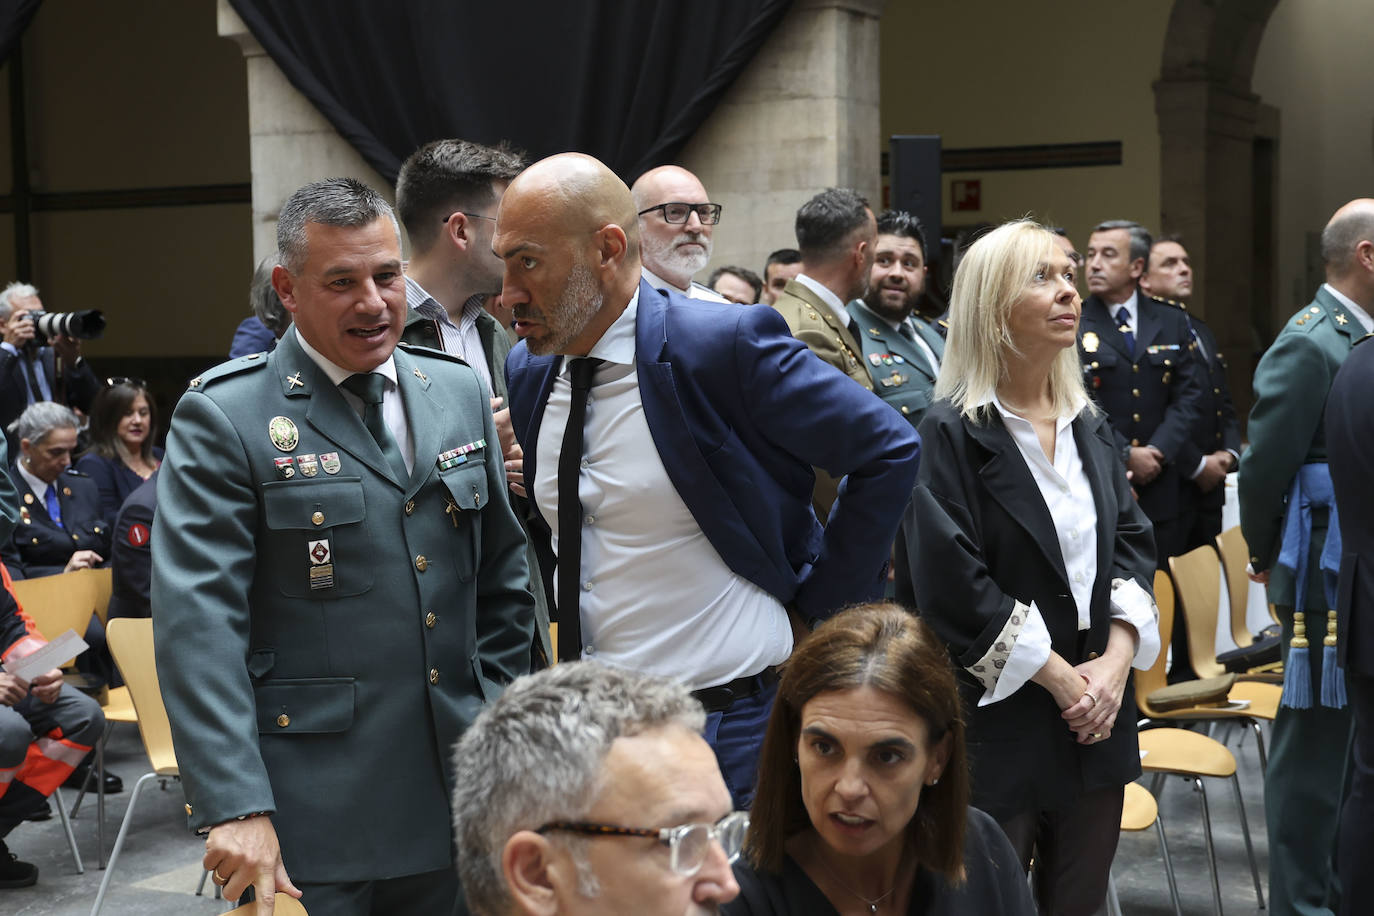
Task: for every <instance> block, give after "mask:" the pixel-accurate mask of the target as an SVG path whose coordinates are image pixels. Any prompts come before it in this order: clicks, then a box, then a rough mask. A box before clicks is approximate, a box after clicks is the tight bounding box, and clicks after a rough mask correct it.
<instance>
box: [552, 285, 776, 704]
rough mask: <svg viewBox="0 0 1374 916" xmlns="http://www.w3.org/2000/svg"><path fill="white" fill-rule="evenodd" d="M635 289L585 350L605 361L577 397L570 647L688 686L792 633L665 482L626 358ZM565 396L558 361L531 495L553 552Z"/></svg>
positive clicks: (766, 656)
mask: <svg viewBox="0 0 1374 916" xmlns="http://www.w3.org/2000/svg"><path fill="white" fill-rule="evenodd" d="M638 305H639V294H638V292H636V294H635V295H634V297H633V298H632V299H631V300H630V304H629V306H628V307H627V308H626V309H625V311H624V312H623V313H622V314H621V315H620V317H619V318H617V319H616V320H615V322H614V323H613V324H612V325H611V326H610V328H608V329H607V330H606V333H605V334H604V335H602V337H601V339H600V340H599V341H597V343H596V344H595V345H594V346H593V347H592V349H591V352H590V353H589V354H588V355H589V356H592V357H595V358H598V359H603V360H605V361H606V362H605V364H604V365H602V366H600V367H599V368H598V369H597V372H596V375H595V377H594V378H593V381H592V389H591V392H590V394H589V396H588V398H587V415H586V419H585V422H584V427H583V430H584V432H583V443H584V445H583V458H582V461H581V464H580V468H581V474H580V475H579V478H578V497H579V499H580V501H581V503H582V516H583V518H582V545H581V546H582V563H581V568H580V569H578V570H575V571H574V570H565V569H564V568H563V567H562V565H561V564H560V565H559V566H558V569H557V575H558V576H559V577H561V576H564V575H577V576H578V577H579V581H580V583H581V595H580V598H581V601H580V602H579V605H580V609H581V622H582V639H583V645H582V654H583V656H584V657H587V658H595V659H597V660H599V661H602V662H606V663H608V664H612V665H619V666H621V667H625V668H632V669H634V670H636V671H645V672H649V673H652V674H658V675H663V676H667V677H672V678H675V679H677V680H679V681H681V682H684V683H685V684H686V685H687V686H688V687H689V688H690V689H699V688H702V687H712V686H715V685H718V684H724V683H727V682H729V681H732V680H734V679H735V678H738V677H744V676H747V675H753V674H757V673H758V672H760V671H762V670H763V669H764V668H766V667H768V666H769V665H775V664H777V663H779V662H781V661H783V660H784V659H786V658H787V656H788V654H789V653H790V652H791V651H792V630H791V627H790V625H789V623H788V620H787V614H786V611H785V610H784V609H783V607H782V605H781V604H780V603H779V602H778V600H777V599H776V598H774V597H773V596H772V595H771V594H769V593H768V592H766V591H764V590H763V589H761V588H759V587H758V586H757V585H755V584H754V583H752V582H750V581H749V580H747V579H744V578H741V577H740V576H738V575H736V574H735V573H734V572H733V571H731V569H730V568H729V567H728V566H727V565H726V564H725V561H724V560H722V559H721V557H720V555H719V554H718V553H716V551H715V548H714V547H712V546H711V542H710V541H709V540H707V539H706V535H705V534H703V533H702V531H701V528H700V526H698V525H697V522H696V519H695V518H693V517H692V513H691V511H690V510H689V509H688V508H687V505H686V503H684V502H683V501H682V498H681V497H680V496H679V495H678V493H677V490H676V489H675V488H674V487H673V482H672V480H671V479H670V478H669V477H668V472H667V470H666V469H665V468H664V466H663V460H662V459H661V458H660V457H659V454H658V449H657V447H656V446H655V445H654V440H653V436H652V434H651V433H650V431H649V424H648V422H647V421H646V420H645V417H644V405H643V402H642V401H641V399H640V392H639V376H638V372H637V369H636V364H635V316H636V314H637V312H638ZM571 400H572V382H571V379H570V377H569V373H568V359H566V358H565V359H564V362H563V366H562V368H561V369H560V371H559V374H558V376H557V377H556V378H555V379H554V384H553V389H552V391H551V392H550V393H549V400H548V404H547V406H546V407H545V409H544V419H543V421H542V423H541V424H540V427H539V436H538V442H537V444H536V455H537V456H538V461H537V466H536V470H535V480H534V493H533V497H534V501H535V505H536V506H537V507H538V509H539V512H540V514H542V515H543V517H544V521H545V522H547V523H548V526H549V528H550V530H551V531H552V532H553V535H554V537H553V547H554V551H555V553H557V552H558V547H559V545H558V458H559V453H560V452H561V450H562V445H563V432H564V429H565V428H566V426H567V422H568V411H569V407H570V405H571Z"/></svg>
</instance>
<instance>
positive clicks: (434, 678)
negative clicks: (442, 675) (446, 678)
mask: <svg viewBox="0 0 1374 916" xmlns="http://www.w3.org/2000/svg"><path fill="white" fill-rule="evenodd" d="M429 682H430V683H431V684H437V683H439V669H438V668H430V669H429Z"/></svg>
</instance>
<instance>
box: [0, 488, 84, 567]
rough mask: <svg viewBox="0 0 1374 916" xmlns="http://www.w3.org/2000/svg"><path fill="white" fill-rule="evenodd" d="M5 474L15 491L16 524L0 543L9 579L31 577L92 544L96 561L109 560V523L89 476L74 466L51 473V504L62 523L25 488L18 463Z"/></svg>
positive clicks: (61, 564) (63, 562)
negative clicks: (54, 493) (53, 486)
mask: <svg viewBox="0 0 1374 916" xmlns="http://www.w3.org/2000/svg"><path fill="white" fill-rule="evenodd" d="M9 472H10V477H11V479H12V480H13V481H14V486H15V489H16V490H18V491H19V494H20V495H19V524H18V525H15V526H14V533H13V534H11V535H10V537H9V539H8V543H6V544H5V545H4V546H3V548H0V559H3V560H4V561H5V565H6V566H8V567H9V570H10V577H11V578H14V579H33V578H36V577H38V576H52V575H56V574H57V573H60V572H62V570H63V568H65V567H66V565H67V561H68V560H70V559H71V558H72V554H74V553H76V552H77V551H78V550H94V551H95V552H96V553H98V554H100V556H101V559H102V560H103V562H101V563H100V564H98V565H100V566H108V565H109V562H110V524H109V522H107V521H106V520H105V519H104V518H103V517H102V516H101V514H100V491H99V490H98V489H97V488H96V485H95V481H93V480H91V479H90V478H89V477H87V476H86V475H85V474H82V473H81V472H80V471H78V470H76V469H75V468H68V469H67V470H65V471H63V472H62V473H61V474H59V475H58V476H57V480H56V481H54V483H55V484H56V486H57V504H58V506H59V507H60V508H61V509H62V526H63V527H61V528H59V527H57V523H55V522H54V521H53V520H52V518H51V517H50V516H49V515H48V509H47V507H46V506H44V505H43V500H41V499H39V498H38V497H36V496H35V495H34V494H33V493H32V492H30V490H29V485H28V483H27V481H25V480H24V477H23V475H21V474H20V473H19V469H18V468H16V467H14V466H13V465H11V466H10V469H9Z"/></svg>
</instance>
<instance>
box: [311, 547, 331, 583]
mask: <svg viewBox="0 0 1374 916" xmlns="http://www.w3.org/2000/svg"><path fill="white" fill-rule="evenodd" d="M306 550H307V552H308V553H309V555H310V587H311V588H312V589H316V588H332V587H333V586H334V551H333V550H332V549H331V548H330V546H329V538H318V539H317V540H313V541H310V542H309V543H307V544H306Z"/></svg>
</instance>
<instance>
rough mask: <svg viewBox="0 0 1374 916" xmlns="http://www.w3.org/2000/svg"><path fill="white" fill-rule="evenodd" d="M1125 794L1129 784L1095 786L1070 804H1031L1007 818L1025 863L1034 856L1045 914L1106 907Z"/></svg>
mask: <svg viewBox="0 0 1374 916" xmlns="http://www.w3.org/2000/svg"><path fill="white" fill-rule="evenodd" d="M1125 797H1126V788H1125V786H1114V787H1108V788H1105V789H1094V790H1093V791H1091V792H1086V793H1084V794H1083V795H1081V796H1080V797H1079V798H1078V799H1077V800H1076V801H1075V802H1074V803H1073V804H1072V805H1070V806H1068V807H1066V808H1062V809H1060V810H1057V811H1037V810H1027V811H1023V812H1021V813H1020V814H1017V815H1014V816H1013V817H1011V818H1008V819H1007V820H1004V821H1001V824H1002V829H1003V830H1005V831H1006V833H1007V837H1008V838H1009V839H1010V840H1011V845H1012V848H1013V849H1015V850H1016V855H1017V858H1019V859H1020V860H1021V867H1022V868H1029V867H1030V863H1031V858H1032V856H1034V859H1035V876H1034V881H1035V902H1036V904H1038V905H1039V908H1040V916H1093V914H1095V913H1099V912H1105V910H1106V902H1107V879H1108V877H1109V876H1110V874H1111V869H1112V859H1114V858H1115V857H1116V843H1117V840H1118V839H1120V838H1121V806H1122V803H1123V801H1124V799H1125Z"/></svg>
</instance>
